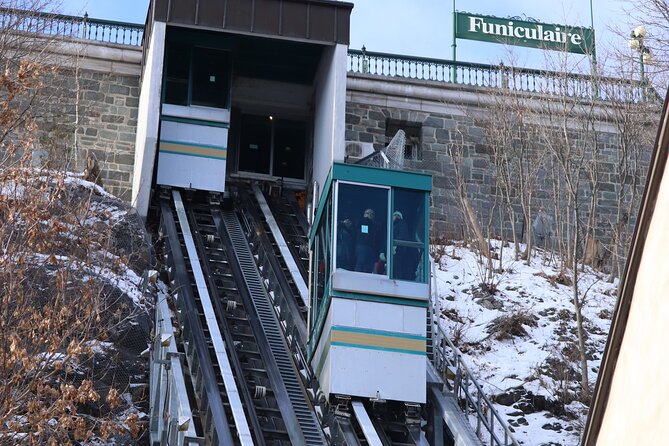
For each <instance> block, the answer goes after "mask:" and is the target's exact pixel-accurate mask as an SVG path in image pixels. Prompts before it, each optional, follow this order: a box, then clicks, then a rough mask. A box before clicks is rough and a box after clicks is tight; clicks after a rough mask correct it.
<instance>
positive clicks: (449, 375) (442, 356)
mask: <svg viewBox="0 0 669 446" xmlns="http://www.w3.org/2000/svg"><path fill="white" fill-rule="evenodd" d="M431 298H432V305H433V306H434V308H433V311H432V313H433V315H434V318H435V319H434V320H433V332H432V348H433V354H432V358H431V359H432V363H433V365H434V368H435V369H436V370H437V371H438V372H439V374H440V375H441V379H442V380H443V381H444V383H446V384H447V385H448V387H450V389H451V390H452V392H453V395H454V396H455V398H456V401H457V402H458V405H459V406H460V408H461V409H462V410H463V411H464V412H465V414H466V415H467V419H468V420H470V423H471V419H472V418H471V417H469V415H473V416H474V417H475V420H476V423H475V425H474V424H473V425H472V427H474V428H475V431H476V435H477V436H478V438H479V439H480V440H481V441H482V442H483V444H484V445H489V446H519V444H518V442H517V441H516V439H515V438H514V437H513V434H512V433H511V430H510V429H509V427H508V426H507V424H506V422H505V421H504V420H503V419H502V417H501V415H500V414H499V413H498V412H497V410H495V407H494V406H493V404H492V402H491V401H490V399H489V398H488V397H487V396H486V394H485V392H484V391H483V388H482V387H481V385H480V384H479V383H478V382H477V381H476V379H475V378H474V375H473V374H472V373H471V371H470V370H469V368H468V367H467V365H466V364H465V361H464V358H463V356H462V353H461V352H460V350H459V349H458V348H457V347H456V346H455V345H454V344H453V343H452V342H451V340H450V339H449V338H448V336H447V335H446V333H445V332H444V329H443V328H442V327H441V325H440V324H439V320H438V315H439V314H441V311H439V310H440V309H439V308H438V307H437V302H438V296H437V291H436V271H435V264H434V263H432V292H431ZM499 430H501V432H502V433H503V439H502V438H500V436H499Z"/></svg>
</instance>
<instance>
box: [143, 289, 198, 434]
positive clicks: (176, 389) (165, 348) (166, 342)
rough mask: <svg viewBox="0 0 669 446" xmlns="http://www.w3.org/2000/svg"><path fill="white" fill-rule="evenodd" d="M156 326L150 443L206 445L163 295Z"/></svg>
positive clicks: (153, 351) (152, 366)
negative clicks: (199, 433) (200, 435)
mask: <svg viewBox="0 0 669 446" xmlns="http://www.w3.org/2000/svg"><path fill="white" fill-rule="evenodd" d="M155 311H156V313H155V314H156V328H155V338H154V341H153V348H152V349H151V375H150V378H151V379H150V389H151V390H150V392H151V396H150V398H151V423H150V432H151V443H152V444H157V443H161V444H173V445H175V446H190V445H203V444H204V438H202V437H199V436H198V435H197V432H196V430H195V423H194V421H193V413H192V412H191V403H190V401H189V399H188V391H187V390H186V381H185V379H184V372H183V369H182V364H181V356H180V355H179V353H178V350H177V347H176V333H175V331H174V327H173V325H172V321H171V312H170V309H169V306H168V305H167V301H166V300H165V299H163V298H160V299H158V301H157V302H156V308H155Z"/></svg>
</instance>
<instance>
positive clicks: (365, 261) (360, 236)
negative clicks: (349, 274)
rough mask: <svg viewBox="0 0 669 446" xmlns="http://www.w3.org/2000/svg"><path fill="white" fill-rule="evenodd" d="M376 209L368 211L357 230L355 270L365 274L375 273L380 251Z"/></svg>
mask: <svg viewBox="0 0 669 446" xmlns="http://www.w3.org/2000/svg"><path fill="white" fill-rule="evenodd" d="M375 217H376V213H375V212H374V209H371V208H370V209H366V210H365V212H364V214H363V216H362V220H360V222H359V223H358V226H357V228H356V232H355V235H356V240H355V258H356V262H355V270H356V271H360V272H363V273H372V272H374V263H375V262H376V260H377V258H378V255H379V253H380V251H379V227H378V225H377V223H376V221H375Z"/></svg>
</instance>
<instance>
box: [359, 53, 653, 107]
mask: <svg viewBox="0 0 669 446" xmlns="http://www.w3.org/2000/svg"><path fill="white" fill-rule="evenodd" d="M347 69H348V71H349V73H361V74H372V75H376V76H385V77H395V78H398V77H399V78H407V79H419V80H428V81H436V82H444V83H452V84H458V85H469V86H478V87H490V88H499V89H502V88H505V89H511V90H516V91H522V92H527V93H538V94H549V95H559V96H567V97H574V98H582V99H597V100H606V101H624V102H640V101H656V100H660V98H659V96H658V95H657V93H656V92H655V90H654V89H653V88H652V87H651V86H650V85H648V84H647V83H644V82H639V81H634V80H629V79H619V78H612V77H602V76H590V75H586V74H574V73H564V72H558V71H546V70H536V69H530V68H516V67H509V66H505V65H504V64H499V65H486V64H479V63H472V62H459V61H456V62H454V61H451V60H444V59H431V58H425V57H411V56H403V55H399V54H390V53H375V52H370V51H366V50H365V49H364V47H363V50H362V51H360V50H353V49H349V50H348V63H347Z"/></svg>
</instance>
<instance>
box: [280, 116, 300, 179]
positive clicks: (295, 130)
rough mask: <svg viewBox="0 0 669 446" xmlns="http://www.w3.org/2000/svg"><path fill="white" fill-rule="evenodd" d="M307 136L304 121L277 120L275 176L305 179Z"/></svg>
mask: <svg viewBox="0 0 669 446" xmlns="http://www.w3.org/2000/svg"><path fill="white" fill-rule="evenodd" d="M305 137H306V125H305V124H304V122H299V121H288V120H283V119H281V120H276V121H275V125H274V170H273V175H274V176H277V177H285V178H298V179H300V180H302V179H304V159H305V156H304V155H305V150H304V148H305Z"/></svg>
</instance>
